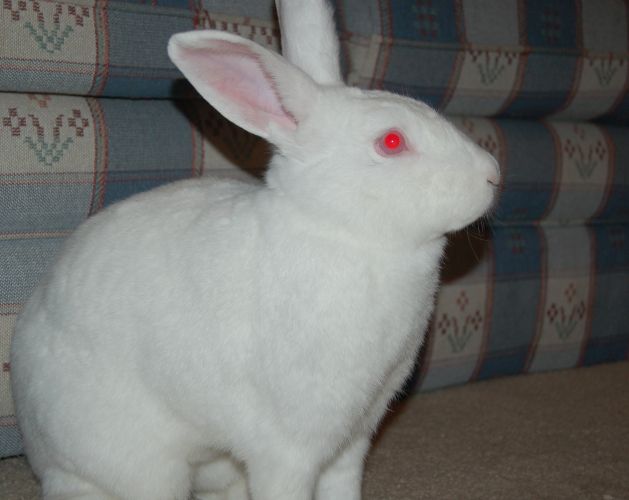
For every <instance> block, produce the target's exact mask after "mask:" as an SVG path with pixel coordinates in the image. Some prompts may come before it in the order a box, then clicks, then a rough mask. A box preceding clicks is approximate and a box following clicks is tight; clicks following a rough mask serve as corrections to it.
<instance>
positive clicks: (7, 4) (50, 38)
mask: <svg viewBox="0 0 629 500" xmlns="http://www.w3.org/2000/svg"><path fill="white" fill-rule="evenodd" d="M272 19H273V11H272V0H264V1H263V2H253V1H247V0H240V1H238V0H235V1H229V2H227V1H221V2H217V1H210V0H195V1H189V0H160V1H152V2H147V1H140V0H137V1H133V0H127V1H99V0H74V1H59V2H57V1H46V2H31V1H23V0H5V1H4V2H3V4H2V5H1V6H0V33H3V37H2V39H3V43H2V44H0V69H1V71H0V91H11V92H44V93H62V94H76V95H92V96H114V97H171V96H175V95H178V96H181V95H185V94H186V93H187V92H188V91H189V90H188V87H187V86H183V87H182V86H180V85H178V84H177V82H176V80H177V79H178V78H180V74H179V72H178V71H177V70H176V68H175V67H174V65H173V64H172V63H171V62H170V60H169V59H168V55H167V54H166V43H167V41H168V38H169V37H170V36H171V35H172V34H173V33H177V32H181V31H189V30H192V29H195V28H212V29H221V30H228V31H233V32H235V33H238V34H240V35H242V36H246V37H248V38H251V39H253V40H255V41H256V42H259V43H262V44H265V45H267V46H271V47H273V48H275V49H278V48H279V32H278V31H277V27H276V25H275V24H274V23H273V21H272ZM4 40H6V43H4Z"/></svg>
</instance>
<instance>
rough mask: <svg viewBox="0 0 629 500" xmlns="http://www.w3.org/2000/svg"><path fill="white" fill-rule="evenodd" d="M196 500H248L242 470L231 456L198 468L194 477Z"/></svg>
mask: <svg viewBox="0 0 629 500" xmlns="http://www.w3.org/2000/svg"><path fill="white" fill-rule="evenodd" d="M192 488H193V491H194V498H195V499H196V500H248V498H249V494H248V493H247V484H246V479H245V475H244V471H243V470H242V468H241V467H240V466H239V465H238V464H236V463H235V462H234V461H233V460H232V459H231V458H229V456H220V457H218V458H216V459H214V460H212V461H211V462H208V463H204V464H201V465H199V466H197V468H196V470H195V472H194V477H193V487H192Z"/></svg>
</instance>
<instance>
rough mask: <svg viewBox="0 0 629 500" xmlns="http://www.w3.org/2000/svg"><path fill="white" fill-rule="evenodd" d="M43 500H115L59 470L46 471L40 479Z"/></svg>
mask: <svg viewBox="0 0 629 500" xmlns="http://www.w3.org/2000/svg"><path fill="white" fill-rule="evenodd" d="M42 498H43V500H116V499H115V497H112V496H110V495H107V494H106V493H105V492H103V491H102V490H101V489H100V488H98V487H97V486H95V485H93V484H90V483H89V482H87V481H86V480H84V479H82V478H80V477H78V476H75V475H74V474H70V473H67V472H65V471H62V470H60V469H48V470H46V471H45V472H44V474H43V477H42Z"/></svg>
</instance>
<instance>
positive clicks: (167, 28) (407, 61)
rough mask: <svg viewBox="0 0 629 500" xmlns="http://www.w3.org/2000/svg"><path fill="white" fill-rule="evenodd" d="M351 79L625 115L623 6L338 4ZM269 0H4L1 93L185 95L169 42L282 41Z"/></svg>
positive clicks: (504, 105) (503, 1) (511, 106)
mask: <svg viewBox="0 0 629 500" xmlns="http://www.w3.org/2000/svg"><path fill="white" fill-rule="evenodd" d="M334 3H335V4H336V7H337V11H338V13H339V16H338V17H339V27H340V29H341V31H342V36H343V40H344V50H345V55H346V59H347V61H348V74H349V80H350V82H351V83H352V84H355V85H358V86H363V87H372V88H385V89H389V90H393V91H397V92H401V93H404V94H409V95H412V96H414V97H417V98H420V99H422V100H425V101H426V102H428V103H430V104H432V105H433V106H435V107H437V108H439V109H441V110H443V111H445V112H447V113H449V114H454V115H458V114H460V115H476V116H499V115H501V116H510V117H542V116H555V117H561V118H562V119H570V120H577V119H590V118H595V117H607V118H608V119H609V120H614V121H616V122H625V121H626V120H627V117H628V113H629V97H627V87H628V82H629V62H628V56H627V53H628V52H627V50H628V47H627V44H628V41H627V40H628V34H629V33H628V32H627V26H628V19H627V16H628V14H627V4H626V2H619V1H617V0H575V1H572V0H570V1H559V0H553V1H548V0H535V1H528V2H526V3H522V2H518V1H516V0H477V1H474V2H464V1H461V0H456V1H455V0H399V1H395V2H382V1H380V0H334ZM272 4H273V2H272V0H262V1H260V2H252V1H247V0H240V1H231V2H225V1H220V2H219V1H211V0H195V1H192V2H190V1H189V0H159V1H153V2H146V1H140V0H136V1H134V0H127V1H108V2H99V1H96V0H74V2H56V1H51V2H24V1H21V0H5V1H4V2H3V5H2V7H0V32H2V33H3V34H4V40H6V42H7V43H3V44H2V45H0V68H1V69H2V71H1V72H0V90H4V91H16V92H51V93H64V94H78V95H93V96H114V97H116V96H118V97H171V96H183V95H186V94H187V93H188V87H187V86H180V85H178V84H176V79H177V78H178V76H179V73H178V72H177V70H176V69H175V68H174V66H173V65H172V64H171V63H170V61H169V60H168V58H167V55H166V51H165V50H164V47H165V46H166V41H167V40H168V37H169V36H170V35H171V34H172V33H175V32H178V31H186V30H191V29H196V28H216V29H223V30H229V31H233V32H236V33H238V34H240V35H243V36H246V37H249V38H252V39H254V40H256V41H258V42H260V43H262V44H264V45H267V46H269V47H272V48H275V49H277V48H278V47H279V33H278V31H277V26H276V24H275V21H274V17H273V8H272Z"/></svg>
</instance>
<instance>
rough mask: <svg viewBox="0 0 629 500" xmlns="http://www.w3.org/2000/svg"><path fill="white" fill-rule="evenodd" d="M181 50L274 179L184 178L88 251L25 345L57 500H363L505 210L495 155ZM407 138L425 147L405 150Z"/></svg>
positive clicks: (251, 51) (21, 402)
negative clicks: (433, 335)
mask: <svg viewBox="0 0 629 500" xmlns="http://www.w3.org/2000/svg"><path fill="white" fill-rule="evenodd" d="M287 3H288V2H287ZM302 3H303V2H302ZM313 6H318V8H319V9H321V12H322V15H321V19H324V18H325V19H327V20H326V21H321V22H320V23H318V24H317V26H320V27H321V29H322V30H326V33H321V34H319V35H317V36H314V38H313V40H319V41H322V40H324V39H326V38H325V37H324V36H323V35H324V34H325V35H326V36H327V37H332V36H333V35H332V33H330V31H331V30H332V29H333V28H332V21H331V17H329V16H330V13H329V11H328V10H327V7H326V6H325V5H324V4H323V3H322V2H310V8H313ZM326 16H327V17H326ZM281 17H282V19H283V25H284V28H285V29H287V28H288V27H287V26H286V23H287V22H289V20H292V19H294V18H295V16H294V12H293V13H291V14H290V15H288V12H286V13H283V14H281ZM290 22H292V21H290ZM292 36H296V34H295V35H292ZM286 38H287V39H285V42H284V43H285V44H289V45H290V43H291V38H290V37H286ZM321 43H324V42H321ZM326 47H327V48H329V45H328V46H326ZM326 51H327V52H326ZM169 52H170V54H171V57H172V58H173V60H174V62H175V63H176V64H177V65H178V66H179V67H180V68H181V69H182V71H183V72H184V74H186V75H187V76H188V78H189V79H190V80H191V82H192V83H193V84H194V85H195V86H196V87H197V89H198V90H199V92H200V93H201V94H202V95H204V96H205V97H206V98H207V99H208V100H209V101H210V102H211V103H212V104H213V105H215V106H216V107H217V109H218V110H219V111H221V112H222V113H223V114H224V115H225V116H226V117H228V118H230V119H231V120H233V121H234V122H235V123H237V124H239V125H241V126H243V127H244V128H247V129H248V130H250V131H252V132H255V133H258V134H259V135H261V136H263V137H266V138H267V139H269V140H270V141H271V142H272V143H273V144H275V146H276V147H277V152H276V154H275V156H274V158H273V161H272V164H271V165H270V168H269V171H268V175H267V178H266V182H265V183H260V184H256V183H245V182H239V181H235V180H223V181H219V180H215V179H211V178H206V179H201V180H190V181H184V182H179V183H175V184H172V185H169V186H166V187H162V188H160V189H157V190H154V191H152V192H149V193H144V194H140V195H137V196H134V197H132V198H130V199H128V200H126V201H124V202H122V203H119V204H117V205H114V206H112V207H110V208H108V209H106V210H104V211H103V212H101V213H100V214H98V215H96V216H94V217H92V218H91V219H90V220H88V221H87V222H86V223H85V224H83V225H82V226H81V227H80V228H79V229H78V230H77V231H76V233H75V234H74V235H73V236H72V237H71V238H69V240H68V242H67V245H66V247H65V250H64V251H63V252H62V254H61V256H60V258H59V260H58V262H57V263H56V265H55V266H54V268H53V270H52V271H51V273H50V274H49V276H48V278H47V279H46V280H45V281H44V282H43V283H42V284H41V286H40V287H39V288H38V289H37V290H36V291H35V293H34V294H33V296H32V298H31V299H30V300H29V301H28V303H27V304H26V306H25V309H24V311H23V313H22V315H21V317H20V318H19V321H18V323H17V327H16V332H15V336H14V341H13V347H12V359H11V361H12V380H13V394H14V398H15V404H16V409H17V414H18V419H19V422H20V426H21V429H22V432H23V435H24V442H25V447H26V452H27V455H28V457H29V459H30V461H31V464H32V466H33V469H34V470H35V472H36V473H37V475H38V476H39V477H40V478H41V479H42V482H43V491H44V497H45V498H47V499H53V498H55V499H69V498H82V499H105V498H120V499H127V500H161V499H163V500H175V499H177V500H184V499H186V498H187V497H188V494H189V492H190V491H194V492H195V494H196V495H197V496H198V498H200V499H220V498H223V499H231V500H244V499H245V498H247V497H248V495H250V497H251V498H252V499H253V500H311V499H312V498H313V497H316V499H317V500H358V499H359V498H360V483H361V476H362V465H363V458H364V456H365V453H366V452H367V449H368V445H369V439H370V436H371V434H372V432H373V430H374V429H375V428H376V426H377V424H378V422H379V420H380V418H381V416H382V414H383V413H384V411H385V410H386V407H387V404H388V403H389V401H390V399H391V398H392V397H393V395H394V394H395V392H396V391H397V390H398V389H399V388H400V386H401V385H402V383H403V382H404V379H405V378H406V377H407V376H408V374H409V372H410V370H411V368H412V365H413V362H414V360H415V357H416V354H417V351H418V348H419V346H420V344H421V341H422V338H423V335H424V333H423V332H424V330H425V327H426V325H427V322H428V318H429V316H430V313H431V311H432V308H433V298H434V294H435V291H436V288H437V280H438V267H439V261H440V258H441V253H442V249H443V241H444V239H443V234H444V233H446V232H448V231H452V230H456V229H460V228H462V227H463V226H465V225H467V224H468V223H470V222H472V221H473V220H474V219H476V218H477V217H479V216H480V215H482V214H483V213H484V212H485V211H486V210H487V208H488V207H489V205H490V204H491V202H492V200H493V197H494V186H493V185H492V184H494V183H496V182H497V178H498V173H497V169H496V165H495V162H494V160H493V158H491V157H490V156H489V155H488V154H487V153H485V152H483V151H482V150H480V148H478V147H477V146H476V145H474V144H472V143H471V142H470V141H469V140H467V139H466V138H464V137H463V136H462V135H461V134H460V133H459V132H457V131H456V130H455V129H454V128H453V127H452V126H451V125H450V124H449V123H448V122H446V121H445V120H444V119H443V118H441V117H440V116H438V115H437V113H435V112H434V111H433V110H431V109H430V108H428V107H427V106H425V105H424V104H421V103H419V102H416V101H413V100H411V99H407V98H403V97H400V96H396V95H392V94H388V93H384V92H375V91H361V90H358V89H353V88H347V87H345V86H343V85H342V84H341V83H340V82H336V83H334V82H333V81H331V80H334V78H331V80H330V79H327V80H326V77H324V76H322V75H321V74H319V75H315V79H313V78H311V77H310V76H308V75H307V74H306V73H304V72H303V71H302V70H300V69H297V68H296V67H295V66H293V65H292V64H291V63H289V62H287V61H286V60H284V59H282V58H281V57H279V56H277V55H275V54H273V53H271V52H269V51H267V50H265V49H263V48H261V47H259V46H257V45H255V44H253V43H252V42H250V41H247V40H243V39H240V38H238V37H236V36H234V35H230V34H225V33H218V32H207V31H206V32H194V33H186V34H181V35H176V36H174V37H173V39H172V41H171V44H170V47H169ZM329 52H330V51H329V50H327V49H325V50H323V49H322V50H320V51H318V53H319V54H320V57H323V58H325V57H330V58H331V59H330V60H327V62H325V63H323V62H322V66H323V67H327V68H330V67H333V66H334V64H336V65H337V66H338V53H337V52H338V50H337V49H334V50H333V51H332V52H334V53H333V54H332V55H328V56H325V55H321V54H326V53H329ZM291 57H293V58H294V57H305V56H304V55H303V51H302V50H301V49H300V50H296V51H295V52H294V53H293V55H292V56H291ZM314 63H315V62H314V61H309V62H307V63H306V64H304V65H303V66H302V67H303V69H306V70H307V69H308V68H312V65H313V64H314ZM323 73H325V74H326V75H328V77H329V76H330V75H331V73H330V72H329V71H328V70H325V71H323V72H322V74H323ZM391 128H395V129H398V130H401V131H403V132H404V134H405V136H406V139H407V141H408V151H405V152H403V153H402V154H400V155H397V156H395V157H384V156H382V155H380V154H379V153H378V148H377V147H376V145H375V143H376V142H377V141H378V138H379V137H380V136H381V135H382V134H383V133H384V132H386V131H387V130H389V129H391ZM489 181H491V183H492V184H490V183H489ZM245 481H246V482H245ZM247 485H248V486H247ZM247 489H248V491H249V494H248V493H247Z"/></svg>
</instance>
